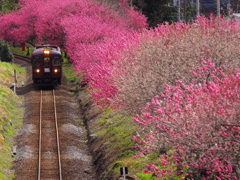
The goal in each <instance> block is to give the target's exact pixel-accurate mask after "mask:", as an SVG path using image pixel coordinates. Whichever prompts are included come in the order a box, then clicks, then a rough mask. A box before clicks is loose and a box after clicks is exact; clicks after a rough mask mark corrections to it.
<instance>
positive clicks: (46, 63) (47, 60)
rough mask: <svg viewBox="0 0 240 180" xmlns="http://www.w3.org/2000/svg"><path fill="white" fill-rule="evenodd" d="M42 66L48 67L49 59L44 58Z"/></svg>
mask: <svg viewBox="0 0 240 180" xmlns="http://www.w3.org/2000/svg"><path fill="white" fill-rule="evenodd" d="M44 66H50V58H49V57H44Z"/></svg>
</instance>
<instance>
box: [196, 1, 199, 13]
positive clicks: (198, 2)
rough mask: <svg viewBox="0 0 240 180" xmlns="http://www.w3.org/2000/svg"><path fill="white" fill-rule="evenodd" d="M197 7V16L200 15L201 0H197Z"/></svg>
mask: <svg viewBox="0 0 240 180" xmlns="http://www.w3.org/2000/svg"><path fill="white" fill-rule="evenodd" d="M196 9H197V14H196V15H197V16H200V10H199V0H196Z"/></svg>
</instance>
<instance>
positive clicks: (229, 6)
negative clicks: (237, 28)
mask: <svg viewBox="0 0 240 180" xmlns="http://www.w3.org/2000/svg"><path fill="white" fill-rule="evenodd" d="M227 11H228V18H230V15H231V14H230V13H231V3H230V0H228V4H227Z"/></svg>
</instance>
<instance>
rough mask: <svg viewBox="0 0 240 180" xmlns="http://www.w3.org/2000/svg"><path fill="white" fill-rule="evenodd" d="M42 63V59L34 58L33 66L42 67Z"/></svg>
mask: <svg viewBox="0 0 240 180" xmlns="http://www.w3.org/2000/svg"><path fill="white" fill-rule="evenodd" d="M40 64H41V61H40V57H38V56H36V57H34V58H33V65H34V66H40Z"/></svg>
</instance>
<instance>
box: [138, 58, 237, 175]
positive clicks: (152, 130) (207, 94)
mask: <svg viewBox="0 0 240 180" xmlns="http://www.w3.org/2000/svg"><path fill="white" fill-rule="evenodd" d="M209 69H212V71H211V76H212V77H213V81H211V82H210V81H204V82H203V83H202V84H199V85H196V84H195V83H194V81H192V83H191V84H189V85H186V84H184V83H183V82H181V81H178V82H177V85H176V86H169V85H167V84H166V89H165V91H164V92H163V93H161V94H160V95H159V96H155V97H154V98H153V99H152V101H151V102H149V103H148V104H147V106H146V107H145V108H143V109H142V114H141V115H136V117H135V118H134V120H135V121H136V122H137V123H139V124H141V125H143V126H144V130H143V131H142V136H140V135H139V134H138V135H137V136H136V137H134V140H135V141H137V142H138V146H137V147H136V148H138V149H142V151H141V153H140V154H139V155H140V156H144V155H147V154H148V153H151V152H155V151H159V152H160V150H161V149H168V151H170V150H172V151H173V152H165V154H163V155H161V154H160V155H159V162H160V163H161V166H160V167H161V168H159V167H158V168H156V167H155V166H153V165H151V166H150V165H147V166H146V167H147V169H148V170H147V171H148V172H149V173H154V174H157V176H158V177H166V176H167V177H168V176H169V173H167V172H170V174H171V175H173V174H175V176H177V175H179V170H181V171H183V172H182V173H186V174H185V175H184V176H183V177H184V178H190V177H192V178H197V179H208V178H209V176H214V177H215V178H216V179H240V178H239V174H236V170H239V162H238V161H239V149H240V144H239V142H238V140H239V138H240V125H239V120H240V71H239V70H238V71H237V72H235V73H232V74H225V73H224V72H223V71H222V69H221V68H216V67H215V64H214V63H212V62H211V61H210V60H208V61H204V60H203V59H202V66H200V67H197V69H195V70H193V72H194V74H195V75H197V76H199V77H201V76H204V77H205V73H206V72H209ZM143 142H144V143H143ZM176 158H177V159H176ZM173 159H175V160H174V161H173ZM169 164H172V165H175V166H178V167H180V166H181V168H180V169H174V167H175V166H166V165H169ZM165 167H167V169H166V168H165ZM163 169H165V171H163ZM233 169H234V171H233ZM201 173H202V175H201Z"/></svg>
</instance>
